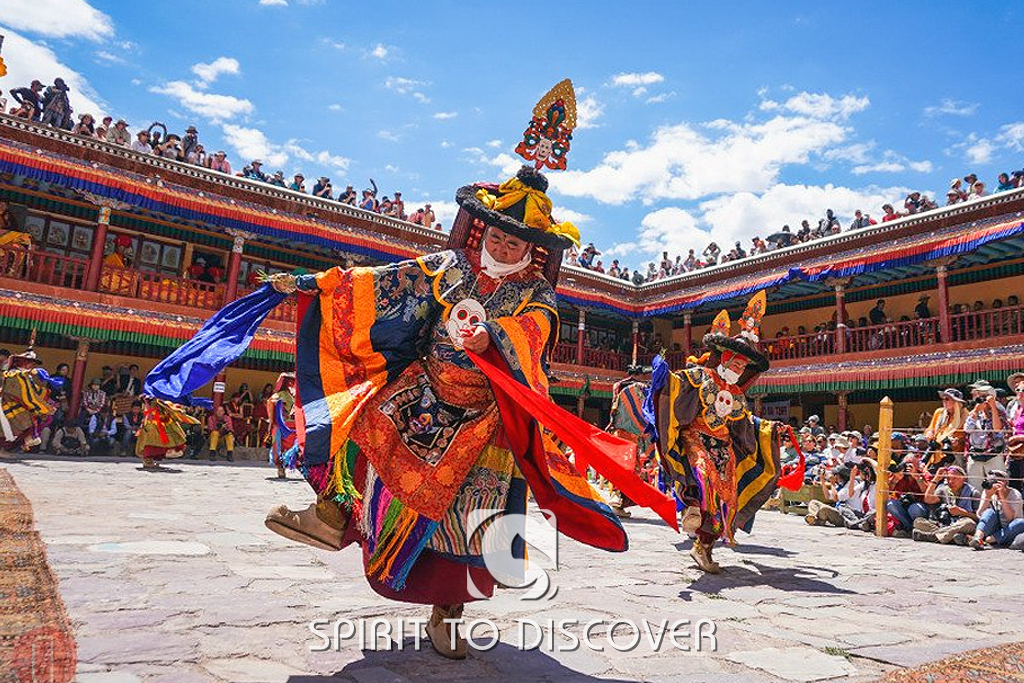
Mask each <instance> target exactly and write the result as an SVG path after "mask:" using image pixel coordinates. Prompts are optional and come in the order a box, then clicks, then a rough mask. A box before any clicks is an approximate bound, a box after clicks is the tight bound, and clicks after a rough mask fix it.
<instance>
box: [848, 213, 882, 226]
mask: <svg viewBox="0 0 1024 683" xmlns="http://www.w3.org/2000/svg"><path fill="white" fill-rule="evenodd" d="M875 224H876V221H874V220H872V218H871V216H868V215H867V214H864V213H861V210H860V209H857V210H856V211H854V212H853V222H852V223H850V230H859V229H860V228H867V227H869V226H872V225H875Z"/></svg>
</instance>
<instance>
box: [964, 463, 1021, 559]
mask: <svg viewBox="0 0 1024 683" xmlns="http://www.w3.org/2000/svg"><path fill="white" fill-rule="evenodd" d="M985 481H986V483H987V486H985V487H983V490H982V493H981V503H979V505H978V528H977V530H976V531H975V532H974V536H972V537H971V540H970V546H971V547H972V548H974V549H975V550H984V549H985V548H988V547H991V546H1004V547H1005V546H1008V545H1010V544H1011V543H1013V540H1014V539H1015V538H1017V536H1019V535H1020V534H1021V533H1024V499H1022V496H1021V493H1020V491H1018V490H1017V489H1015V488H1013V487H1011V486H1010V484H1009V481H1008V476H1007V474H1006V472H1005V471H1004V470H1000V469H995V470H992V471H991V472H990V473H989V474H988V476H987V477H986V478H985Z"/></svg>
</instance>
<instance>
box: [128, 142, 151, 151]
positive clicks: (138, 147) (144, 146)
mask: <svg viewBox="0 0 1024 683" xmlns="http://www.w3.org/2000/svg"><path fill="white" fill-rule="evenodd" d="M132 151H133V152H138V153H139V154H152V153H153V148H152V147H150V146H149V143H148V142H143V141H142V140H135V141H134V142H132Z"/></svg>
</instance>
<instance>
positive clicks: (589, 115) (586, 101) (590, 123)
mask: <svg viewBox="0 0 1024 683" xmlns="http://www.w3.org/2000/svg"><path fill="white" fill-rule="evenodd" d="M603 114H604V105H603V104H601V103H600V102H598V101H597V98H596V97H594V96H593V95H587V96H586V97H584V98H583V99H582V100H580V101H579V102H577V103H576V128H578V129H579V130H585V129H587V128H597V127H598V126H599V125H601V124H599V123H598V122H597V120H598V119H599V118H601V116H602V115H603Z"/></svg>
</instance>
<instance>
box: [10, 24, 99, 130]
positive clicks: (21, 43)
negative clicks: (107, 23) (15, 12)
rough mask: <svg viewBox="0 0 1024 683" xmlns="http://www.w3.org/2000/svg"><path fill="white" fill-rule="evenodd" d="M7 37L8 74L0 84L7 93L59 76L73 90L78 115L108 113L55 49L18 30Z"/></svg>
mask: <svg viewBox="0 0 1024 683" xmlns="http://www.w3.org/2000/svg"><path fill="white" fill-rule="evenodd" d="M5 20H6V18H5ZM5 36H6V37H5V38H4V51H3V58H4V63H5V64H6V65H7V75H6V76H5V77H4V78H3V81H0V83H2V85H0V87H2V88H3V89H4V90H7V89H8V88H9V87H20V86H23V85H28V84H29V83H30V82H32V80H33V79H39V80H40V81H42V82H43V83H44V84H49V83H53V79H54V78H58V77H60V78H63V79H64V82H65V83H66V84H67V86H68V87H69V88H70V89H71V92H70V94H69V97H70V99H71V106H72V107H73V108H74V110H75V112H76V113H78V114H85V113H89V114H92V115H93V116H94V117H95V118H96V119H97V120H99V119H100V118H101V116H102V115H103V114H106V113H109V111H108V109H107V107H106V106H105V105H104V104H103V103H102V100H101V98H100V96H99V94H98V93H97V92H96V91H95V90H94V89H93V87H92V86H91V85H90V84H89V81H88V80H87V79H86V78H85V76H83V75H82V74H80V73H78V72H77V71H75V70H74V69H72V68H71V67H69V66H67V65H66V64H64V63H63V62H61V61H60V60H59V59H58V58H57V55H55V54H54V53H53V50H51V49H50V48H48V47H46V46H45V45H39V44H37V43H33V42H32V41H31V40H29V39H27V38H25V37H24V36H22V35H21V34H20V33H18V32H17V31H12V30H10V29H7V30H6V31H5Z"/></svg>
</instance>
